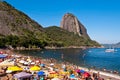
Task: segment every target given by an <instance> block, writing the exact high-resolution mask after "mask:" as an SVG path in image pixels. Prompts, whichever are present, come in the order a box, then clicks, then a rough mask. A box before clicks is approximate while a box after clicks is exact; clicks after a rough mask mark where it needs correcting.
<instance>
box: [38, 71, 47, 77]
mask: <svg viewBox="0 0 120 80" xmlns="http://www.w3.org/2000/svg"><path fill="white" fill-rule="evenodd" d="M37 74H38V76H44V75H45V72H43V71H39V72H38V73H37Z"/></svg>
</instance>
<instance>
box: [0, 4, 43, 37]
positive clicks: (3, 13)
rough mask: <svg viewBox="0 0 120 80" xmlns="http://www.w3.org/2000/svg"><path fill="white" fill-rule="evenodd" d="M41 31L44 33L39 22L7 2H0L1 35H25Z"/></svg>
mask: <svg viewBox="0 0 120 80" xmlns="http://www.w3.org/2000/svg"><path fill="white" fill-rule="evenodd" d="M39 31H42V26H40V25H39V24H38V23H37V22H35V21H34V20H32V19H30V18H29V17H28V16H27V15H25V14H24V13H22V12H21V11H19V10H17V9H15V8H14V7H12V6H11V5H10V4H8V3H7V2H0V35H10V34H11V35H24V34H26V33H27V32H39ZM24 32H26V33H24Z"/></svg>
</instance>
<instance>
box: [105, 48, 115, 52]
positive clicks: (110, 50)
mask: <svg viewBox="0 0 120 80" xmlns="http://www.w3.org/2000/svg"><path fill="white" fill-rule="evenodd" d="M105 52H115V49H114V48H112V49H106V50H105Z"/></svg>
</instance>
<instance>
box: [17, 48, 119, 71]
mask: <svg viewBox="0 0 120 80" xmlns="http://www.w3.org/2000/svg"><path fill="white" fill-rule="evenodd" d="M105 50H106V49H105V48H89V49H85V50H82V49H72V48H71V49H54V50H52V49H50V50H32V51H31V50H30V51H19V53H20V54H24V55H27V56H34V57H43V58H55V59H57V60H58V61H67V62H70V63H72V64H75V65H78V66H82V67H87V68H94V69H98V70H103V69H106V70H108V71H118V72H119V73H120V49H119V48H117V49H115V50H116V51H115V52H111V53H107V52H105Z"/></svg>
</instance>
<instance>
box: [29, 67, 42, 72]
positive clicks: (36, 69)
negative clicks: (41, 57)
mask: <svg viewBox="0 0 120 80" xmlns="http://www.w3.org/2000/svg"><path fill="white" fill-rule="evenodd" d="M30 70H31V71H39V70H40V67H38V66H33V67H31V68H30Z"/></svg>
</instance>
